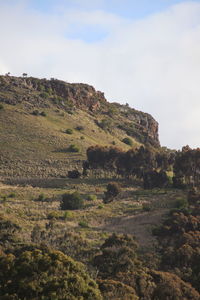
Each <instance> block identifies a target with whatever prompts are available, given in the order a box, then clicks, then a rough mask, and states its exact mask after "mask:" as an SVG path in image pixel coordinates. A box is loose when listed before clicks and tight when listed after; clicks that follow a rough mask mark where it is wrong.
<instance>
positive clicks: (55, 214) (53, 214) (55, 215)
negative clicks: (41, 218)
mask: <svg viewBox="0 0 200 300" xmlns="http://www.w3.org/2000/svg"><path fill="white" fill-rule="evenodd" d="M47 219H49V220H53V219H60V214H59V212H58V211H52V212H50V213H49V214H48V216H47Z"/></svg>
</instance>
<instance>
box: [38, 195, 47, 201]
mask: <svg viewBox="0 0 200 300" xmlns="http://www.w3.org/2000/svg"><path fill="white" fill-rule="evenodd" d="M45 199H46V197H45V195H44V194H40V195H39V196H38V198H37V199H36V200H37V201H45Z"/></svg>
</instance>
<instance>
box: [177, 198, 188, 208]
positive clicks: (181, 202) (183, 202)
mask: <svg viewBox="0 0 200 300" xmlns="http://www.w3.org/2000/svg"><path fill="white" fill-rule="evenodd" d="M187 206H188V202H187V200H186V199H184V198H181V199H177V200H176V202H175V208H179V209H180V208H185V207H187Z"/></svg>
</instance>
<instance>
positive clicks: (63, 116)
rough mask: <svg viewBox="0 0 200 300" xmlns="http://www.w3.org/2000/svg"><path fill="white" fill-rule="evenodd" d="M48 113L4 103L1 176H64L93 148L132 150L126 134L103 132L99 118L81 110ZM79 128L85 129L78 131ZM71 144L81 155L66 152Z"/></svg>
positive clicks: (0, 114)
mask: <svg viewBox="0 0 200 300" xmlns="http://www.w3.org/2000/svg"><path fill="white" fill-rule="evenodd" d="M45 112H46V113H47V116H46V117H43V116H34V115H32V114H31V113H29V112H27V111H26V110H24V109H23V108H22V107H20V105H18V106H12V105H6V104H4V109H2V110H0V124H1V126H0V159H1V164H0V176H2V177H5V176H6V177H12V176H18V177H35V176H38V177H49V176H55V177H56V176H64V175H65V174H66V172H67V170H69V169H72V168H73V167H75V166H76V165H77V160H83V159H85V157H86V149H87V148H88V147H89V146H91V145H96V144H98V145H109V146H111V145H112V142H113V141H114V142H115V144H116V146H117V147H120V148H122V149H124V150H127V149H129V146H127V145H125V144H124V143H122V142H121V140H122V138H124V137H125V136H126V135H125V134H124V132H123V131H121V130H119V129H116V128H113V129H112V132H108V131H105V130H102V129H101V128H99V127H98V126H97V125H96V124H95V119H96V118H97V117H98V116H96V115H92V114H88V113H86V112H84V111H82V110H77V111H76V112H75V113H74V114H73V115H71V114H68V113H66V112H64V111H62V110H59V111H58V110H57V111H56V110H55V107H52V108H48V109H45ZM101 117H102V116H101ZM78 125H82V126H83V127H84V130H81V131H77V130H75V128H76V126H78ZM67 128H71V129H73V134H71V135H69V134H66V133H65V132H64V131H65V130H66V129H67ZM133 142H134V144H135V145H138V143H137V142H136V141H134V139H133ZM70 144H75V145H77V146H78V147H79V148H80V153H70V152H67V148H68V147H69V145H70Z"/></svg>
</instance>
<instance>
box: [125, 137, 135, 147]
mask: <svg viewBox="0 0 200 300" xmlns="http://www.w3.org/2000/svg"><path fill="white" fill-rule="evenodd" d="M122 142H123V143H125V144H127V145H129V146H132V145H133V141H132V140H131V139H130V138H128V137H126V138H124V139H123V140H122Z"/></svg>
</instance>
